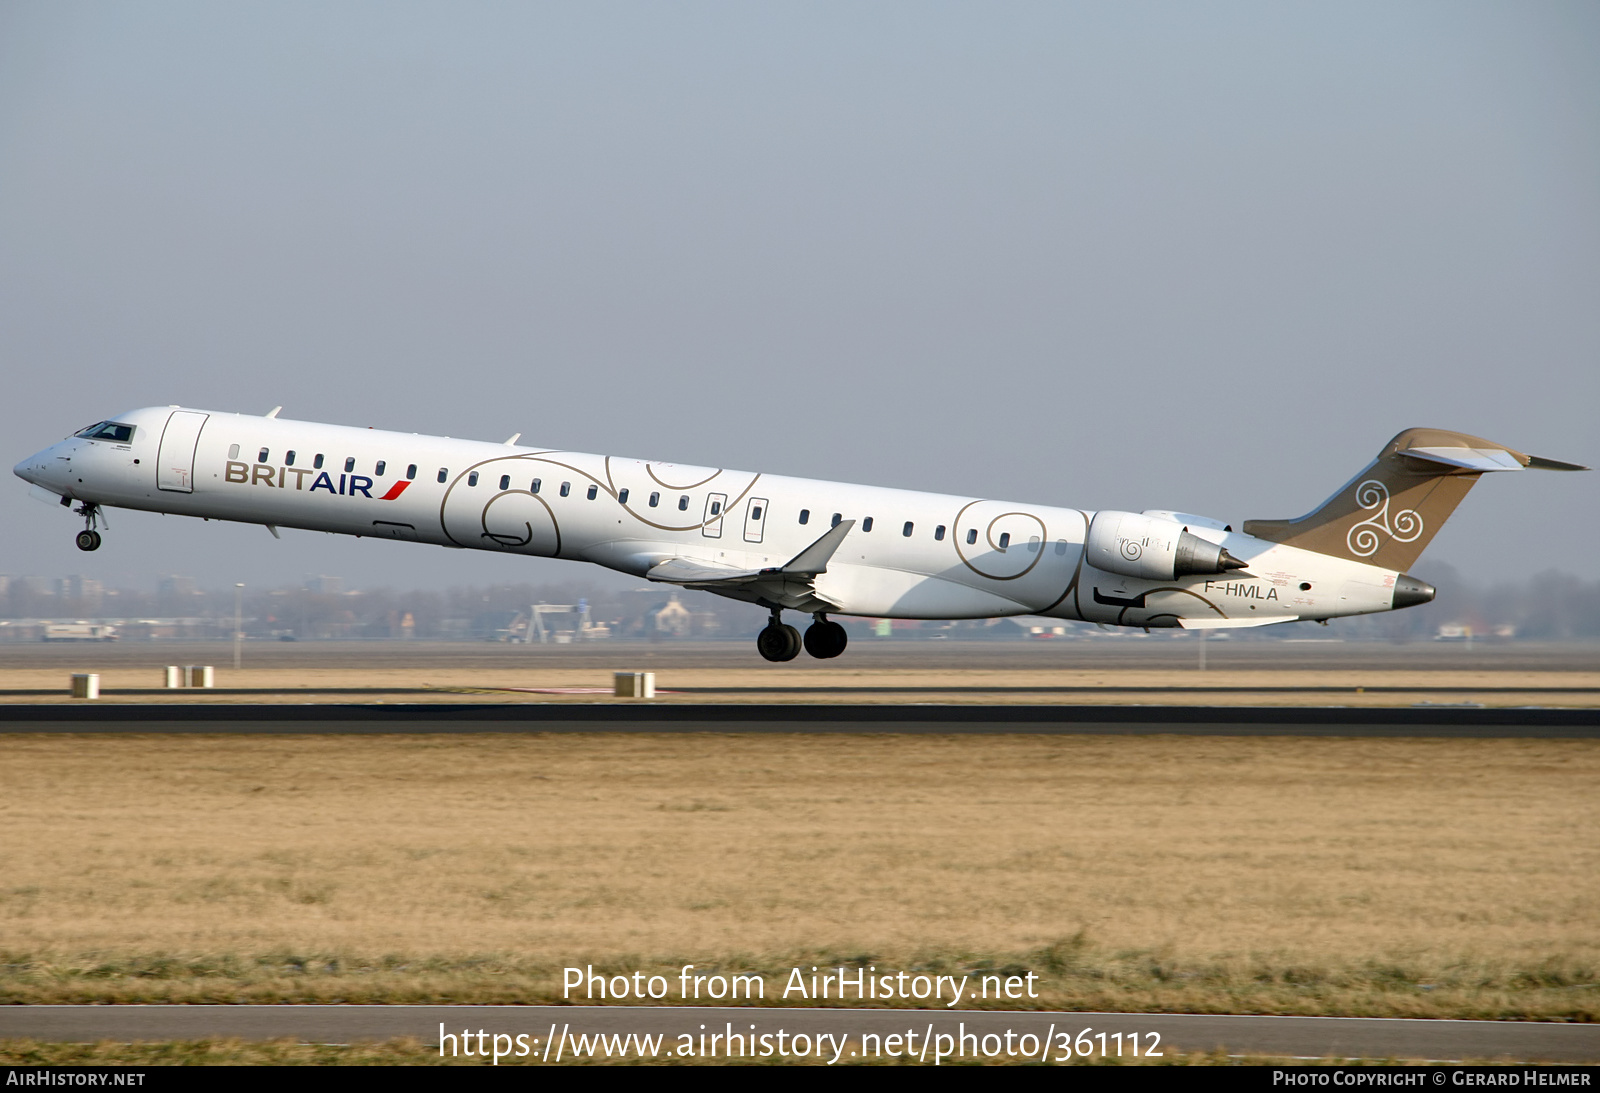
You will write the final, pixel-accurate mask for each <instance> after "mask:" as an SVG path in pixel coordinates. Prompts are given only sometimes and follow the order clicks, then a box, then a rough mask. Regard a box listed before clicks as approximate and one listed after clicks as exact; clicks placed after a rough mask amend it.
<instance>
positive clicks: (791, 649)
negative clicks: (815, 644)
mask: <svg viewBox="0 0 1600 1093" xmlns="http://www.w3.org/2000/svg"><path fill="white" fill-rule="evenodd" d="M756 652H758V653H760V654H761V655H762V656H763V657H765V658H766V659H767V660H770V661H774V662H782V661H786V660H793V659H794V658H795V657H797V656H799V655H800V631H798V630H796V629H795V628H794V627H792V626H787V625H785V624H784V622H783V620H782V619H781V618H779V615H778V612H777V611H776V610H774V611H773V612H772V621H771V622H769V623H767V625H766V627H765V628H764V629H763V630H762V631H761V633H759V634H757V635H756Z"/></svg>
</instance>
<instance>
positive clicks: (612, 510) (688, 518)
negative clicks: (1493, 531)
mask: <svg viewBox="0 0 1600 1093" xmlns="http://www.w3.org/2000/svg"><path fill="white" fill-rule="evenodd" d="M277 414H278V411H277V410H273V411H272V412H271V413H269V414H267V415H265V416H263V417H257V416H247V415H243V414H230V413H217V412H213V411H207V410H191V409H186V408H182V407H177V406H168V407H160V408H152V409H145V410H135V411H133V412H132V413H128V414H124V415H122V416H120V417H118V418H116V419H114V420H111V421H103V422H100V423H99V424H97V425H91V426H90V427H89V428H87V429H84V430H82V431H81V432H79V433H76V434H74V435H73V436H71V437H68V438H67V439H66V440H63V441H62V442H60V443H59V444H55V445H52V446H51V447H49V448H46V449H45V450H44V451H42V452H39V453H38V454H36V455H32V456H29V457H28V458H27V459H25V460H23V461H22V462H21V463H19V464H17V466H16V468H15V470H16V474H17V475H18V476H20V477H21V478H23V479H26V480H27V481H28V482H30V483H32V484H33V486H34V492H35V493H42V494H43V496H44V497H46V498H47V499H49V500H52V501H54V500H56V499H58V498H59V503H60V504H61V505H63V506H68V507H70V506H72V505H73V504H74V503H76V505H77V507H76V509H75V510H74V511H75V512H77V513H78V514H79V515H81V516H82V517H83V519H84V525H85V526H84V530H83V531H81V532H79V533H78V536H77V543H78V547H79V549H81V550H95V549H96V548H98V547H99V546H100V541H101V539H100V533H99V531H98V530H97V525H98V516H99V512H100V510H101V508H103V507H117V508H129V509H144V510H147V511H151V512H164V513H173V514H175V515H181V516H198V517H204V518H207V519H212V520H236V521H239V522H241V523H251V524H264V525H266V527H267V528H268V530H270V531H271V532H272V533H273V534H274V535H277V534H278V528H282V527H288V528H304V529H307V530H311V531H328V532H337V533H340V534H346V535H357V536H361V535H367V536H373V537H376V538H383V539H402V540H406V541H408V542H417V543H432V544H435V545H438V546H445V547H470V548H473V549H477V550H492V551H499V552H501V553H509V554H532V555H538V556H541V557H551V558H570V559H573V560H576V561H585V562H594V563H595V564H597V565H603V566H606V567H607V568H609V569H615V570H620V571H621V572H623V573H630V574H633V575H635V576H638V577H645V578H648V579H650V580H653V581H664V582H666V583H669V584H674V585H679V586H682V587H685V588H696V589H704V590H706V591H708V592H715V593H717V594H718V595H722V596H728V597H731V598H733V599H737V600H744V601H747V602H749V603H755V604H760V605H761V606H763V607H765V608H767V609H768V610H769V611H771V613H772V621H771V622H770V623H769V624H768V625H767V627H766V628H765V629H764V630H762V631H761V633H760V636H759V637H758V638H757V639H756V647H757V649H758V650H759V651H760V653H761V655H762V656H763V657H765V658H766V659H768V660H773V661H786V660H792V659H794V657H795V656H797V655H798V654H799V652H800V649H801V647H802V645H803V646H804V648H805V650H806V652H808V653H810V654H811V655H812V656H814V657H823V658H826V657H836V656H838V655H839V654H840V653H842V652H843V651H844V648H845V641H846V639H845V630H844V628H843V627H842V626H840V625H839V624H838V623H836V622H833V621H831V620H829V618H828V616H829V615H859V616H867V617H872V618H901V619H972V618H994V617H998V616H1004V615H1044V616H1048V617H1051V618H1060V619H1076V620H1084V621H1088V622H1095V623H1102V624H1110V625H1118V626H1137V627H1146V628H1149V627H1184V628H1187V629H1212V628H1219V627H1241V626H1263V625H1266V624H1268V623H1277V622H1292V621H1295V620H1298V619H1311V620H1317V621H1326V620H1328V619H1331V618H1336V617H1338V616H1342V615H1360V614H1368V613H1371V612H1376V611H1389V610H1392V609H1395V608H1400V607H1410V606H1412V605H1415V604H1420V603H1426V602H1427V601H1429V600H1431V599H1432V598H1433V595H1434V589H1433V588H1432V586H1430V585H1428V584H1426V583H1424V582H1423V581H1420V580H1418V579H1416V578H1415V577H1411V576H1408V575H1407V574H1406V573H1405V572H1404V571H1405V570H1406V569H1408V568H1410V566H1411V564H1412V563H1413V562H1414V561H1415V560H1416V558H1417V556H1418V555H1419V554H1421V553H1422V549H1423V547H1424V546H1426V545H1427V543H1428V541H1429V540H1430V539H1431V538H1432V537H1433V535H1434V533H1435V532H1437V531H1438V530H1439V527H1440V525H1441V524H1443V523H1444V521H1445V518H1446V517H1448V516H1449V515H1450V513H1451V511H1452V510H1454V508H1455V506H1456V504H1457V503H1458V502H1459V501H1460V500H1461V498H1462V497H1463V496H1465V495H1466V492H1467V490H1468V489H1470V488H1471V487H1472V484H1473V483H1474V482H1476V481H1477V480H1478V477H1479V476H1480V475H1481V474H1483V473H1485V472H1487V471H1520V470H1523V469H1525V468H1544V469H1549V470H1585V469H1587V468H1584V467H1579V466H1576V465H1574V464H1570V463H1560V462H1557V461H1555V460H1549V459H1540V458H1538V457H1537V456H1528V455H1524V454H1523V453H1521V452H1518V451H1514V450H1512V449H1510V448H1507V447H1505V446H1504V445H1500V444H1495V443H1493V442H1491V441H1487V440H1483V439H1481V438H1478V437H1472V436H1467V435H1465V434H1462V433H1453V432H1446V431H1443V430H1439V429H1408V430H1406V431H1405V432H1403V433H1401V434H1400V435H1399V436H1397V437H1395V438H1394V439H1393V440H1391V441H1390V442H1389V443H1388V444H1387V445H1385V446H1384V448H1383V450H1382V451H1381V452H1380V453H1379V454H1378V457H1377V458H1376V459H1375V460H1373V462H1372V463H1371V464H1370V465H1368V466H1367V468H1366V469H1365V470H1363V471H1362V472H1361V473H1360V474H1358V475H1356V476H1355V477H1354V478H1352V479H1351V480H1350V482H1349V483H1348V484H1346V485H1345V486H1344V487H1343V488H1342V489H1340V490H1339V491H1338V492H1337V493H1335V494H1334V495H1333V496H1332V497H1331V498H1329V499H1328V500H1327V501H1326V502H1325V503H1323V504H1322V505H1321V506H1320V507H1318V508H1317V509H1316V510H1315V511H1313V512H1311V513H1310V514H1308V515H1306V516H1302V517H1300V518H1299V519H1298V520H1253V521H1246V522H1245V523H1244V524H1243V525H1242V529H1241V530H1239V531H1235V530H1234V529H1233V528H1232V526H1230V525H1228V524H1225V523H1223V522H1222V521H1220V520H1213V519H1209V518H1207V517H1203V516H1192V515H1189V514H1187V513H1182V512H1169V511H1164V510H1160V511H1158V510H1147V511H1145V512H1138V513H1134V512H1119V511H1100V512H1092V511H1086V510H1082V509H1070V508H1054V507H1051V506H1047V505H1029V504H1022V503H1018V502H1012V501H995V500H991V499H988V498H978V497H951V496H947V495H944V494H936V493H917V492H914V491H911V490H895V489H884V488H881V487H875V486H855V485H848V484H844V483H839V482H820V481H814V480H810V479H804V478H783V477H778V476H776V475H769V474H755V473H751V472H748V471H730V470H717V469H714V468H710V467H686V466H680V465H677V464H673V463H653V462H648V461H646V460H642V459H622V458H617V457H614V456H603V455H585V454H583V453H581V452H562V451H551V450H547V449H542V448H532V447H526V446H520V445H518V444H517V443H516V441H517V439H518V437H517V436H513V437H512V438H511V439H510V440H507V441H506V442H505V443H504V444H492V443H482V442H477V441H467V440H452V439H449V438H446V437H433V436H418V435H416V434H413V433H391V432H378V431H375V430H372V429H356V428H349V427H345V426H339V425H320V424H316V423H313V422H304V421H285V420H281V419H279V418H278V416H277ZM520 435H521V434H518V436H520ZM784 610H790V611H800V612H804V613H806V614H809V615H811V616H812V618H813V619H814V620H815V621H814V622H813V623H812V625H811V626H810V627H808V628H807V630H806V633H805V638H804V640H803V641H802V639H801V637H800V634H799V632H798V631H797V630H795V628H794V627H792V626H788V625H785V624H784V623H783V621H782V617H781V613H782V612H783V611H784Z"/></svg>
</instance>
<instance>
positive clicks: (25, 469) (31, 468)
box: [11, 453, 43, 486]
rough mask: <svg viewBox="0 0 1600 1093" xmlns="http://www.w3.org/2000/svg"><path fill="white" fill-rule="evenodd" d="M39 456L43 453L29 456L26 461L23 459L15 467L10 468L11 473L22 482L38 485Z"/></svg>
mask: <svg viewBox="0 0 1600 1093" xmlns="http://www.w3.org/2000/svg"><path fill="white" fill-rule="evenodd" d="M41 454H43V453H38V454H34V455H30V456H29V457H28V458H27V459H24V460H23V461H22V462H21V463H18V464H17V465H16V466H15V467H12V468H11V473H12V474H14V475H16V476H17V477H18V478H20V479H22V480H23V481H24V482H27V483H30V484H31V485H35V486H37V485H38V484H39V467H40V458H39V456H40V455H41Z"/></svg>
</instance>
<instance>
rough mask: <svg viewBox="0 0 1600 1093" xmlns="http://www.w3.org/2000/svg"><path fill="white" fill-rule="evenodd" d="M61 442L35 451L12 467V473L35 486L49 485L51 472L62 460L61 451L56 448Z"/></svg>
mask: <svg viewBox="0 0 1600 1093" xmlns="http://www.w3.org/2000/svg"><path fill="white" fill-rule="evenodd" d="M59 447H61V445H59V444H54V445H51V446H50V447H48V448H45V449H44V450H43V451H38V452H34V453H33V454H32V455H30V456H29V457H28V458H27V459H24V460H23V461H22V462H21V463H18V464H17V465H16V466H15V467H12V468H11V473H12V474H14V475H16V476H17V477H18V478H20V479H22V480H23V481H24V482H27V483H29V484H30V485H34V486H49V485H50V482H49V478H50V472H51V471H52V470H53V469H55V467H56V465H57V464H58V463H59V462H60V460H59V459H58V456H59V455H60V453H59V452H58V451H57V450H56V449H57V448H59Z"/></svg>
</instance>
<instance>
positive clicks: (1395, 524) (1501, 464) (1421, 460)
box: [1244, 429, 1589, 606]
mask: <svg viewBox="0 0 1600 1093" xmlns="http://www.w3.org/2000/svg"><path fill="white" fill-rule="evenodd" d="M1588 469H1589V468H1588V467H1581V466H1579V465H1578V464H1576V463H1563V462H1561V461H1560V460H1556V459H1543V458H1540V457H1539V456H1536V455H1526V454H1524V453H1522V452H1519V451H1517V450H1516V449H1514V448H1508V447H1506V446H1505V445H1504V444H1496V443H1495V442H1494V441H1492V440H1484V439H1483V438H1482V437H1477V436H1468V435H1467V434H1466V433H1452V432H1447V431H1446V430H1444V429H1407V430H1406V431H1405V432H1403V433H1401V434H1400V435H1399V436H1397V437H1395V438H1394V439H1393V440H1391V441H1389V443H1388V444H1386V445H1384V447H1383V450H1382V451H1381V452H1379V453H1378V458H1376V459H1374V460H1373V461H1372V462H1371V463H1369V464H1368V465H1367V467H1366V469H1365V470H1363V471H1362V472H1361V473H1360V474H1358V475H1356V476H1355V477H1354V478H1352V479H1351V480H1350V481H1349V482H1347V483H1345V485H1344V488H1342V489H1341V490H1339V492H1338V493H1336V494H1334V495H1333V496H1332V497H1330V498H1328V500H1326V501H1324V502H1323V503H1322V505H1321V506H1320V507H1319V508H1317V509H1316V510H1315V511H1313V512H1309V513H1307V514H1306V515H1304V516H1302V517H1300V518H1299V519H1296V520H1246V521H1245V522H1244V533H1245V534H1246V535H1254V536H1255V537H1256V538H1258V539H1266V540H1269V541H1271V542H1274V543H1283V544H1285V545H1287V546H1293V547H1300V548H1301V549H1303V550H1314V551H1316V552H1317V553H1318V554H1328V555H1332V556H1333V557H1336V558H1347V559H1349V560H1351V561H1356V562H1367V563H1369V564H1371V565H1376V566H1382V567H1383V568H1384V569H1393V570H1395V571H1397V572H1404V571H1405V570H1407V569H1410V568H1411V564H1412V563H1413V562H1415V561H1416V560H1417V557H1418V555H1420V554H1421V553H1422V550H1423V548H1424V547H1426V546H1427V545H1428V543H1429V541H1430V540H1432V539H1433V537H1434V535H1435V534H1436V533H1437V532H1438V530H1439V529H1440V528H1441V527H1443V526H1444V522H1445V520H1446V519H1448V518H1449V516H1450V514H1451V513H1452V512H1454V511H1455V507H1456V506H1457V505H1458V504H1460V503H1461V499H1462V498H1463V497H1465V496H1466V495H1467V491H1468V490H1470V489H1471V488H1472V486H1473V484H1474V483H1476V482H1477V481H1478V478H1479V477H1480V476H1481V475H1483V474H1485V473H1487V472H1489V471H1520V470H1551V471H1586V470H1588ZM1396 606H1399V605H1398V604H1397V605H1396Z"/></svg>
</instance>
